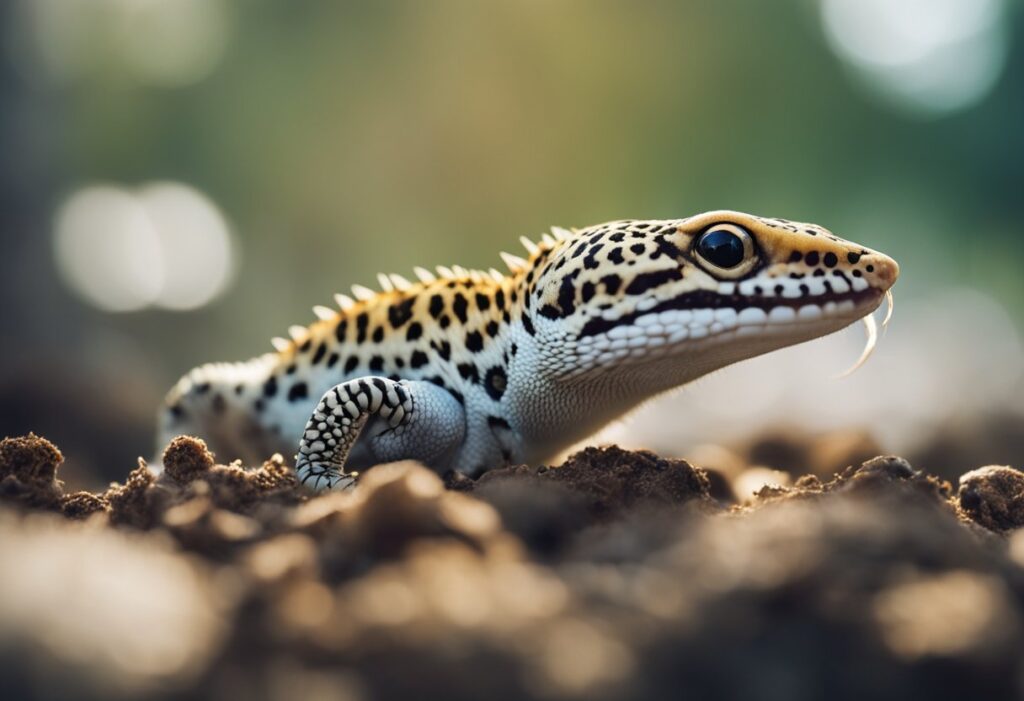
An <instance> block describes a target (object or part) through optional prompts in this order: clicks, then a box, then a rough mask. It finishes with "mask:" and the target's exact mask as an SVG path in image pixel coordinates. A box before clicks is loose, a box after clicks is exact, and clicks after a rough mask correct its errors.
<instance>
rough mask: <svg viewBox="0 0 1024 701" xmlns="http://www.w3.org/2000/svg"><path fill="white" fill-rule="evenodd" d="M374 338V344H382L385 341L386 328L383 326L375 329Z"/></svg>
mask: <svg viewBox="0 0 1024 701" xmlns="http://www.w3.org/2000/svg"><path fill="white" fill-rule="evenodd" d="M372 338H373V342H374V343H380V342H381V341H383V340H384V327H383V326H378V327H377V328H375V329H374V330H373V336H372Z"/></svg>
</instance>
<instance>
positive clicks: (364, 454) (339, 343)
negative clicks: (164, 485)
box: [160, 211, 899, 488]
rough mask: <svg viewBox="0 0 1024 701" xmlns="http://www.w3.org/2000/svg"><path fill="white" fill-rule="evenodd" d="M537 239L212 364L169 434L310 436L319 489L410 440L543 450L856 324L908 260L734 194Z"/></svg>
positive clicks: (302, 452) (248, 448) (231, 440)
mask: <svg viewBox="0 0 1024 701" xmlns="http://www.w3.org/2000/svg"><path fill="white" fill-rule="evenodd" d="M719 230H721V231H726V232H729V233H732V234H734V235H735V236H736V237H737V238H736V241H738V242H739V243H740V244H741V249H736V250H742V260H741V261H740V262H739V263H738V264H736V265H734V266H733V267H721V266H719V265H717V264H715V262H714V261H712V260H711V259H710V258H708V251H707V247H706V246H705V245H704V244H705V237H706V236H707V235H708V234H709V232H712V231H719ZM730 241H731V242H732V243H734V244H735V243H736V241H732V239H730ZM525 244H526V246H527V253H528V255H527V257H526V258H519V257H517V256H512V255H509V254H503V258H504V259H505V261H506V264H507V265H508V266H509V268H510V273H509V274H504V275H503V274H500V273H498V272H497V271H494V270H492V271H489V272H487V273H483V272H479V271H467V270H464V269H462V268H454V269H448V268H439V275H438V276H434V275H433V274H431V273H428V272H426V271H424V270H422V269H417V276H418V277H419V281H418V282H415V283H410V282H408V281H407V280H405V279H404V278H401V277H399V276H380V282H381V287H382V289H381V290H380V291H379V292H373V291H371V290H369V289H367V288H363V287H359V286H356V287H354V288H353V291H354V293H355V296H356V297H357V299H356V300H351V299H349V298H346V297H343V296H339V300H338V301H339V307H340V308H339V309H335V310H330V309H327V308H324V307H318V308H316V310H315V311H316V312H317V315H318V316H319V317H320V318H319V320H318V321H316V322H314V323H313V324H311V325H310V326H308V327H301V328H298V327H296V328H293V329H292V330H291V333H292V339H291V340H290V341H281V340H280V339H278V340H277V342H276V345H277V346H278V349H277V351H276V352H274V353H268V354H266V355H264V356H261V357H259V358H256V359H254V360H251V361H249V362H246V363H234V364H214V365H205V366H202V367H200V368H197V369H195V370H193V371H192V372H191V373H189V374H188V375H186V376H185V377H184V378H182V380H180V381H179V382H178V384H177V385H176V386H175V388H174V389H172V391H171V392H170V393H169V395H168V397H167V400H166V406H165V408H164V410H163V411H162V415H161V431H160V432H161V436H160V440H161V442H164V441H166V440H168V439H169V438H170V437H173V436H174V435H177V434H180V433H191V434H195V435H199V436H201V437H203V438H205V439H206V440H207V441H208V442H209V443H210V444H211V446H212V447H213V448H214V450H215V451H217V452H218V453H220V454H221V457H227V458H234V457H237V458H242V459H243V460H247V461H252V460H260V459H262V458H264V457H266V455H268V454H270V453H272V452H281V453H284V454H291V455H295V454H296V450H297V451H298V453H297V459H296V466H297V470H298V475H299V478H300V479H301V480H303V481H304V482H305V483H307V484H309V485H310V486H312V487H316V488H325V487H335V488H341V487H347V486H350V485H352V484H353V483H354V482H355V478H354V477H353V475H352V474H351V473H353V472H355V471H358V470H362V469H365V468H368V467H370V466H372V465H374V464H376V463H378V462H382V461H385V460H394V459H400V458H414V459H418V460H421V461H422V462H424V463H425V464H427V465H430V466H432V467H433V468H435V469H437V470H438V471H445V470H449V469H455V470H458V471H461V472H463V473H467V474H479V473H480V472H482V471H484V470H487V469H490V468H493V467H496V466H500V465H504V464H509V463H520V462H526V463H536V462H539V461H542V460H545V459H547V458H549V457H551V456H552V455H553V454H555V453H557V452H558V451H560V450H562V449H564V448H565V447H567V446H568V445H571V444H572V443H574V442H576V441H578V440H581V439H583V438H585V437H586V436H588V435H590V434H592V433H593V432H595V431H596V430H598V429H599V428H600V427H601V426H603V425H605V424H606V423H608V422H609V421H611V420H613V419H615V418H617V417H619V416H621V415H622V414H624V413H626V412H628V411H629V410H630V409H632V408H633V407H635V406H636V405H637V404H639V403H641V402H643V401H644V400H646V399H648V398H650V397H652V396H655V395H657V394H659V393H661V392H664V391H666V390H668V389H671V388H673V387H677V386H679V385H682V384H685V383H687V382H689V381H691V380H693V379H695V378H697V377H700V376H702V375H704V374H707V373H708V372H711V371H713V370H716V369H718V368H722V367H725V366H727V365H730V364H732V363H734V362H737V361H739V360H743V359H745V358H750V357H753V356H756V355H760V354H763V353H766V352H770V351H772V350H775V349H778V348H782V347H785V346H789V345H793V344H796V343H801V342H803V341H807V340H810V339H813V338H817V337H819V336H823V335H826V334H828V333H832V332H834V331H837V330H839V329H841V328H843V327H845V326H847V325H849V324H851V323H853V322H854V321H856V320H857V319H859V318H861V317H863V316H865V315H867V314H869V313H871V312H872V311H874V309H875V308H877V306H878V305H879V303H880V302H881V300H882V299H883V295H884V293H885V292H886V291H887V290H888V289H889V288H890V287H891V286H892V285H893V284H894V283H895V281H896V278H897V276H898V274H899V267H898V266H897V264H896V263H895V261H893V260H892V259H891V258H889V257H887V256H885V255H883V254H881V253H878V252H876V251H873V250H870V249H868V248H865V247H862V246H860V245H858V244H855V243H851V242H848V241H845V240H843V239H841V238H839V237H837V236H835V235H834V234H832V233H831V232H829V231H828V230H826V229H823V228H821V227H819V226H816V225H813V224H803V223H797V222H790V221H787V220H784V219H769V218H763V217H756V216H752V215H749V214H743V213H740V212H731V211H715V212H707V213H704V214H700V215H696V216H693V217H690V218H687V219H678V220H655V221H636V220H627V221H617V222H610V223H606V224H600V225H597V226H592V227H588V228H585V229H581V230H577V231H571V232H570V231H566V230H562V229H555V230H553V234H552V235H545V237H544V238H543V239H542V240H541V241H539V242H537V243H532V242H529V241H526V242H525ZM729 263H730V264H732V261H729Z"/></svg>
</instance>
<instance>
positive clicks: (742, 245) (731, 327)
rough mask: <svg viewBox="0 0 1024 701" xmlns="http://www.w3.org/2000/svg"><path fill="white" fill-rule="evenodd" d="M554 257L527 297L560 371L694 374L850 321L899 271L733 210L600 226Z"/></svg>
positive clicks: (827, 240)
mask: <svg viewBox="0 0 1024 701" xmlns="http://www.w3.org/2000/svg"><path fill="white" fill-rule="evenodd" d="M552 254H553V255H551V256H549V257H548V260H547V261H546V262H545V266H544V267H543V268H542V269H541V271H540V274H539V276H538V278H537V282H536V285H535V287H534V291H533V294H534V298H535V299H534V300H533V301H534V302H535V304H536V310H537V314H536V315H535V316H536V317H537V330H538V335H539V336H540V338H541V340H542V345H543V346H545V347H547V351H548V352H547V356H548V362H547V363H546V364H547V365H548V366H549V367H551V368H552V369H556V372H557V373H558V374H565V375H568V376H575V375H580V374H588V373H590V372H592V371H593V370H596V369H600V368H602V367H613V366H622V365H644V364H649V363H650V362H652V361H658V363H659V366H664V365H665V362H664V361H665V360H666V359H675V361H676V364H677V365H678V364H679V362H681V361H685V362H686V363H687V364H688V366H687V367H688V368H689V370H687V371H691V370H692V371H693V372H694V373H695V375H694V376H696V375H700V374H704V373H706V372H709V371H711V370H714V369H716V368H718V367H723V366H725V365H727V364H729V363H733V362H736V361H737V360H741V359H743V358H748V357H752V356H755V355H760V354H762V353H765V352H768V351H770V350H774V349H776V348H782V347H784V346H788V345H793V344H795V343H800V342H802V341H806V340H810V339H812V338H816V337H819V336H823V335H825V334H828V333H831V332H833V331H837V330H839V329H841V328H843V327H845V326H847V325H849V324H851V323H852V322H854V321H856V320H858V319H860V318H861V317H863V316H865V315H867V314H870V313H871V312H872V311H874V310H875V309H876V308H877V307H878V305H879V304H880V303H881V301H882V299H883V298H884V295H885V293H886V291H887V290H889V288H890V287H892V285H893V284H894V283H895V281H896V278H897V276H898V275H899V266H898V265H897V264H896V262H895V261H894V260H892V259H891V258H889V257H888V256H886V255H884V254H882V253H879V252H877V251H873V250H870V249H868V248H865V247H863V246H861V245H859V244H855V243H852V242H849V241H845V240H843V239H841V238H839V237H838V236H835V235H834V234H832V233H831V232H829V231H828V230H826V229H823V228H822V227H820V226H817V225H814V224H803V223H798V222H791V221H787V220H784V219H768V218H763V217H757V216H752V215H749V214H743V213H740V212H732V211H713V212H707V213H704V214H700V215H697V216H694V217H690V218H689V219H682V220H670V221H621V222H611V223H608V224H602V225H599V226H594V227H590V228H588V229H584V230H581V231H579V232H578V233H577V234H576V235H575V236H574V237H572V238H571V239H569V240H567V241H564V242H562V243H561V244H560V246H559V249H558V250H557V251H552ZM545 339H547V340H549V341H550V343H547V344H544V343H543V341H544V340H545ZM670 364H671V363H670Z"/></svg>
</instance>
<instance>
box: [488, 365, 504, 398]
mask: <svg viewBox="0 0 1024 701" xmlns="http://www.w3.org/2000/svg"><path fill="white" fill-rule="evenodd" d="M507 386H508V376H507V375H506V374H505V368H503V367H500V366H495V367H493V368H491V369H490V370H488V371H487V374H486V375H484V389H486V390H487V394H488V395H489V396H490V397H491V399H493V400H494V401H498V400H499V399H501V395H503V394H505V388H506V387H507Z"/></svg>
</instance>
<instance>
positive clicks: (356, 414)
mask: <svg viewBox="0 0 1024 701" xmlns="http://www.w3.org/2000/svg"><path fill="white" fill-rule="evenodd" d="M371 419H374V420H373V421H372V422H371ZM368 424H369V427H368ZM465 433H466V416H465V412H464V411H463V409H462V405H461V404H460V403H459V401H458V400H457V399H455V397H453V396H452V395H451V394H450V393H449V392H448V391H447V390H445V389H444V388H442V387H438V386H437V385H434V384H431V383H429V382H420V381H408V380H399V381H395V380H389V379H387V378H384V377H361V378H358V379H355V380H349V381H348V382H343V383H341V384H339V385H337V386H335V387H332V388H331V389H329V390H327V392H325V393H324V395H323V397H322V398H321V399H320V402H319V403H318V404H317V406H316V409H314V411H313V415H312V416H311V417H310V419H309V421H308V422H307V423H306V428H305V430H304V431H303V434H302V441H301V442H300V443H299V452H298V455H297V456H296V458H295V470H296V472H297V474H298V478H299V482H300V483H302V484H307V485H309V486H311V487H313V488H314V489H345V488H347V487H351V486H352V485H354V484H355V481H356V478H355V476H354V475H352V474H350V473H346V472H345V461H346V459H347V458H348V454H349V451H351V450H352V446H353V445H354V444H355V442H356V440H357V439H359V438H360V436H362V441H363V442H361V443H360V450H362V449H363V448H364V447H365V448H366V449H367V450H368V452H369V455H370V457H371V458H372V459H373V460H374V461H375V462H391V461H394V460H406V459H411V460H419V461H421V462H423V463H425V464H427V465H431V466H437V467H442V466H444V463H445V461H446V460H447V459H450V457H451V456H452V455H453V454H454V453H455V451H456V450H457V449H458V448H459V446H460V445H461V444H462V441H463V438H464V437H465Z"/></svg>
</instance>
